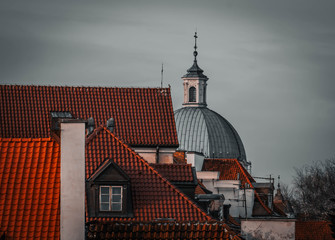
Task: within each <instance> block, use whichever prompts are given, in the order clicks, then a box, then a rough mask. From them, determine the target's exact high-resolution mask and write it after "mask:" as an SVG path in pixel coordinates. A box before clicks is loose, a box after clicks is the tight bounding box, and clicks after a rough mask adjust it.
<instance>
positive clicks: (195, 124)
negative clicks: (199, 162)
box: [174, 107, 246, 162]
mask: <svg viewBox="0 0 335 240" xmlns="http://www.w3.org/2000/svg"><path fill="white" fill-rule="evenodd" d="M174 114H175V121H176V128H177V133H178V140H179V149H180V150H186V151H194V152H200V153H203V154H204V155H205V157H207V158H237V159H238V160H240V161H242V162H244V161H246V154H245V150H244V147H243V143H242V141H241V138H240V136H239V135H238V133H237V131H236V130H235V129H234V127H233V126H232V125H231V124H230V123H229V122H228V121H227V120H226V119H225V118H223V117H222V116H221V115H220V114H218V113H216V112H214V111H212V110H210V109H208V108H207V107H183V108H180V109H178V110H176V111H175V113H174Z"/></svg>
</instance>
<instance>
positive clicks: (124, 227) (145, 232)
mask: <svg viewBox="0 0 335 240" xmlns="http://www.w3.org/2000/svg"><path fill="white" fill-rule="evenodd" d="M87 226H88V228H87V229H88V239H89V240H93V239H199V240H201V239H222V240H223V239H227V240H228V239H232V240H238V239H241V238H240V237H239V236H238V235H236V233H234V232H232V231H230V230H229V229H228V228H227V225H226V224H225V223H222V222H186V221H185V222H174V221H172V222H171V221H170V222H169V221H165V222H164V221H152V222H148V221H147V222H134V221H132V222H89V223H88V224H87Z"/></svg>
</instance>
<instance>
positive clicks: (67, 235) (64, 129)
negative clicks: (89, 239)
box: [60, 119, 85, 240]
mask: <svg viewBox="0 0 335 240" xmlns="http://www.w3.org/2000/svg"><path fill="white" fill-rule="evenodd" d="M60 125H61V126H60V128H61V133H60V135H61V136H60V138H61V144H60V145H61V191H60V239H61V240H67V239H71V240H76V239H78V240H82V239H85V121H83V120H78V119H62V120H60Z"/></svg>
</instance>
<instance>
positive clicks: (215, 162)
mask: <svg viewBox="0 0 335 240" xmlns="http://www.w3.org/2000/svg"><path fill="white" fill-rule="evenodd" d="M202 170H203V171H219V172H220V180H237V176H238V175H239V179H240V180H241V185H242V187H243V188H244V187H245V186H246V184H248V185H249V186H250V188H254V186H253V183H254V182H256V181H255V180H254V179H253V177H252V176H251V175H250V174H249V173H248V171H247V170H246V169H245V168H244V167H243V166H242V165H241V163H240V162H239V161H238V160H237V159H205V161H204V165H203V167H202ZM255 200H256V201H258V202H259V203H260V204H261V206H262V208H264V210H265V211H266V212H267V213H268V214H272V213H273V212H272V210H271V209H269V208H268V207H267V206H266V205H265V204H264V202H263V201H262V200H261V198H260V197H259V195H258V193H257V192H256V191H255Z"/></svg>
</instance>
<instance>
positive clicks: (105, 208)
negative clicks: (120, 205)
mask: <svg viewBox="0 0 335 240" xmlns="http://www.w3.org/2000/svg"><path fill="white" fill-rule="evenodd" d="M100 210H101V211H109V204H108V203H101V204H100Z"/></svg>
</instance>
